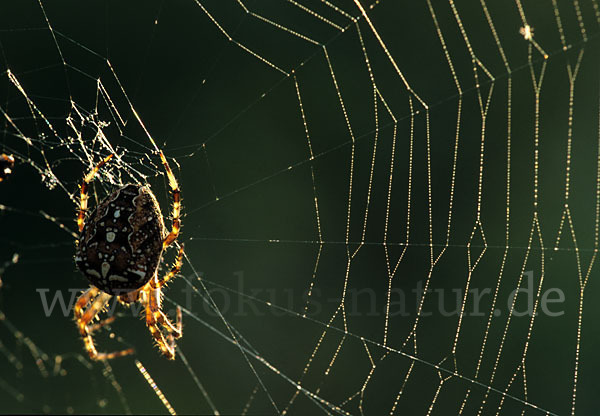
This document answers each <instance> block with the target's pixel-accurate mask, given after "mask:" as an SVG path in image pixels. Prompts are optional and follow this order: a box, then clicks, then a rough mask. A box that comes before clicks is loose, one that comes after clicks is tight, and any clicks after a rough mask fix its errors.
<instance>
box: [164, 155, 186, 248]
mask: <svg viewBox="0 0 600 416" xmlns="http://www.w3.org/2000/svg"><path fill="white" fill-rule="evenodd" d="M159 154H160V160H161V161H162V164H163V166H164V167H165V171H166V172H167V178H168V179H169V186H170V187H171V193H172V194H173V212H172V215H173V224H172V226H171V232H169V234H168V235H167V237H166V238H165V239H164V241H163V248H166V247H168V246H170V245H171V243H173V241H175V240H176V239H177V236H178V235H179V229H180V228H181V219H180V215H181V190H180V189H179V184H178V183H177V179H175V175H173V171H172V170H171V167H170V166H169V162H167V158H165V155H164V154H163V152H162V150H161V151H160V153H159Z"/></svg>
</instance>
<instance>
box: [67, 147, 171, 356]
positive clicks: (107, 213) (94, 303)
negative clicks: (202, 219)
mask: <svg viewBox="0 0 600 416" xmlns="http://www.w3.org/2000/svg"><path fill="white" fill-rule="evenodd" d="M159 155H160V159H161V161H162V164H163V166H164V169H165V171H166V173H167V177H168V180H169V187H170V188H171V193H172V195H173V212H172V215H173V221H172V226H171V230H170V232H167V229H166V228H165V224H164V219H163V216H162V214H161V211H160V207H159V205H158V202H157V201H156V197H155V196H154V194H153V193H152V191H151V190H150V189H149V188H148V187H146V186H141V185H136V184H127V185H124V186H121V187H120V188H118V189H116V190H115V191H113V192H112V193H111V194H110V195H108V196H107V197H106V198H105V199H104V200H103V201H102V202H101V203H100V204H99V205H98V206H97V207H96V208H95V209H94V211H93V212H92V213H91V214H90V215H87V216H86V211H87V208H88V198H89V196H88V187H89V184H90V182H91V181H92V180H93V179H94V176H95V175H96V174H97V173H98V171H99V170H100V169H101V168H102V166H104V165H105V164H106V163H107V162H108V161H109V160H110V159H111V158H112V157H113V155H112V154H111V155H109V156H107V157H106V158H104V159H103V160H102V161H101V162H100V163H98V165H97V166H96V167H95V168H94V169H92V170H91V171H90V172H89V173H88V174H87V175H86V176H85V177H84V179H83V182H82V184H81V198H80V204H79V215H78V217H77V226H78V228H79V233H80V235H79V240H78V245H77V253H76V255H75V263H76V264H77V267H78V268H79V270H80V271H81V272H82V273H83V274H84V275H85V276H86V277H87V278H88V280H89V283H90V284H91V286H90V288H88V289H87V290H86V291H85V292H83V294H82V295H81V296H80V297H79V298H78V299H77V302H76V303H75V305H74V307H73V314H74V317H75V321H76V324H77V328H78V329H79V333H80V334H81V336H82V337H83V342H84V346H85V349H86V351H87V353H88V355H89V357H90V358H91V359H92V360H108V359H113V358H116V357H122V356H126V355H130V354H133V352H134V350H133V348H128V349H124V350H121V351H116V352H110V353H105V352H98V351H97V350H96V347H95V345H94V340H93V338H92V335H93V333H94V331H95V330H97V329H98V328H100V327H102V326H104V325H107V324H110V323H111V322H113V321H114V319H115V318H114V317H110V318H108V319H105V320H103V321H100V322H99V323H97V324H92V321H93V320H94V319H95V318H96V317H97V316H98V314H99V313H100V312H101V311H102V310H103V309H104V307H105V305H106V304H107V303H108V301H109V300H110V299H111V297H112V296H117V297H118V300H119V302H121V303H123V304H129V303H132V302H136V301H138V302H140V303H141V304H142V305H143V307H144V309H145V315H146V324H147V326H148V329H149V330H150V334H151V335H152V337H153V338H154V340H155V341H156V343H157V344H158V347H159V348H160V350H161V352H162V354H163V355H165V356H166V357H167V358H169V359H171V360H173V359H175V341H174V339H176V338H180V337H181V335H182V328H181V309H180V308H178V309H177V320H176V323H175V324H173V323H171V321H169V318H168V317H167V315H166V314H165V313H164V312H163V311H162V310H161V301H162V292H161V288H162V287H163V286H165V284H166V283H167V282H168V281H169V280H171V279H172V278H173V277H175V276H176V275H177V273H179V270H180V269H181V265H182V257H183V245H181V246H180V249H179V253H178V255H177V259H176V260H175V264H174V266H173V267H172V269H171V270H170V272H169V273H167V274H166V275H165V276H164V277H161V278H159V277H158V268H159V265H160V262H161V258H162V254H163V252H164V250H165V249H166V248H167V247H168V246H169V245H171V244H172V243H173V242H174V241H175V240H176V239H177V236H178V235H179V230H180V227H181V223H180V212H181V202H180V200H181V192H180V190H179V185H178V184H177V180H176V179H175V175H173V172H172V171H171V168H170V167H169V164H168V162H167V159H166V158H165V156H164V154H163V152H162V151H160V152H159ZM86 217H87V218H86ZM88 305H89V306H88ZM86 306H87V309H86ZM161 326H162V328H163V329H164V333H163V330H161ZM165 335H166V336H165Z"/></svg>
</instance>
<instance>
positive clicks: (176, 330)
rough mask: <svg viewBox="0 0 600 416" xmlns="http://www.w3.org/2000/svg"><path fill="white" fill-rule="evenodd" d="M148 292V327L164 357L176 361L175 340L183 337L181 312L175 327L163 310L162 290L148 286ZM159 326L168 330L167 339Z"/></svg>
mask: <svg viewBox="0 0 600 416" xmlns="http://www.w3.org/2000/svg"><path fill="white" fill-rule="evenodd" d="M146 290H147V299H148V300H147V303H146V325H147V326H148V329H149V330H150V334H151V335H152V337H153V338H154V340H155V341H156V343H157V344H158V347H159V348H160V350H161V352H162V353H163V355H165V356H166V357H167V358H168V359H170V360H174V359H175V342H174V339H173V338H179V337H181V335H182V332H181V311H180V310H179V311H178V314H177V324H176V325H173V324H172V323H171V322H170V321H169V319H168V318H167V316H166V315H165V314H164V312H163V311H162V310H161V299H160V296H161V292H160V289H152V287H151V286H148V288H147V289H146ZM159 324H160V325H162V326H163V327H164V328H166V330H167V332H168V335H167V339H165V335H164V334H163V332H162V331H161V330H160V327H159Z"/></svg>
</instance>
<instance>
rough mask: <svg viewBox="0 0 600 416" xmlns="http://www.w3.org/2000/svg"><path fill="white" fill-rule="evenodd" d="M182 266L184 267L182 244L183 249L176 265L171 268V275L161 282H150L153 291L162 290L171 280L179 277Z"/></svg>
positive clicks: (180, 249) (178, 254)
mask: <svg viewBox="0 0 600 416" xmlns="http://www.w3.org/2000/svg"><path fill="white" fill-rule="evenodd" d="M182 265H183V244H181V247H179V253H177V258H176V259H175V264H174V265H173V267H172V268H171V271H170V272H169V273H167V274H166V275H165V276H164V277H162V278H161V279H160V280H159V279H156V280H155V279H152V280H151V281H150V286H152V289H160V288H161V287H163V286H164V285H166V284H167V283H168V282H169V280H171V279H172V278H173V277H175V276H176V275H177V273H179V271H180V270H181V266H182Z"/></svg>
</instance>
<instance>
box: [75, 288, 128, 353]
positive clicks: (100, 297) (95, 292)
mask: <svg viewBox="0 0 600 416" xmlns="http://www.w3.org/2000/svg"><path fill="white" fill-rule="evenodd" d="M110 298H111V295H109V294H108V293H103V292H100V290H99V289H97V288H95V287H91V288H89V289H88V290H86V291H85V292H83V294H82V295H81V296H80V297H79V298H78V299H77V302H76V303H75V306H74V307H73V313H74V315H75V321H76V323H77V328H78V329H79V333H80V334H81V336H82V337H83V344H84V346H85V349H86V351H87V353H88V355H89V357H90V359H92V360H110V359H113V358H117V357H122V356H125V355H129V354H133V348H128V349H125V350H121V351H116V352H111V353H104V352H103V353H99V352H98V351H97V350H96V346H95V345H94V339H93V338H92V332H93V331H94V330H95V329H98V328H99V327H100V326H102V325H107V324H108V323H109V322H108V321H110V319H111V318H108V319H106V320H104V321H102V322H100V323H99V324H96V325H90V322H91V321H92V320H93V319H94V318H95V317H96V316H97V315H98V313H100V311H101V310H102V309H103V308H104V306H105V305H106V303H107V302H108V300H109V299H110ZM92 299H93V300H92ZM90 302H91V304H90V306H89V307H88V308H87V309H85V310H84V308H85V307H86V305H87V304H88V303H90ZM113 320H114V319H113ZM103 322H104V323H103ZM110 322H112V321H110Z"/></svg>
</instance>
